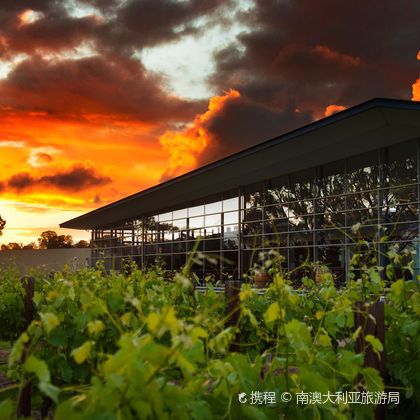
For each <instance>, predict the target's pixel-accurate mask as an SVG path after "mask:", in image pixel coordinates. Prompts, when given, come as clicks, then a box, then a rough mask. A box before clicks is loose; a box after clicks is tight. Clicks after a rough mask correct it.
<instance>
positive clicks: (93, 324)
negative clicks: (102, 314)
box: [87, 319, 105, 336]
mask: <svg viewBox="0 0 420 420" xmlns="http://www.w3.org/2000/svg"><path fill="white" fill-rule="evenodd" d="M87 328H88V332H89V335H90V336H96V335H98V334H99V333H100V332H101V331H103V330H104V329H105V325H104V323H103V322H102V321H100V320H99V319H95V321H89V322H88V323H87Z"/></svg>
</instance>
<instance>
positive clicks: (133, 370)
mask: <svg viewBox="0 0 420 420" xmlns="http://www.w3.org/2000/svg"><path fill="white" fill-rule="evenodd" d="M357 262H358V261H357V256H356V257H355V259H354V264H355V265H356V263H357ZM359 262H360V261H359ZM402 262H404V264H402ZM395 266H398V267H399V268H398V269H396V268H395ZM273 267H274V268H273V269H272V282H271V283H270V285H269V287H268V289H267V290H266V291H265V293H257V291H256V290H254V289H253V288H252V287H251V284H249V283H246V282H244V283H243V284H242V285H241V288H240V290H237V293H234V297H235V302H233V303H234V304H232V301H231V300H232V298H231V297H230V295H228V294H224V293H220V294H218V293H216V292H215V288H214V285H213V284H210V283H209V284H207V285H206V287H205V291H204V292H202V291H199V290H198V289H197V288H195V287H194V283H193V282H192V281H191V279H190V276H189V275H188V270H187V269H185V270H184V271H183V272H179V273H177V274H176V275H175V276H174V278H173V279H171V280H170V281H168V280H167V279H166V276H165V273H164V272H163V270H162V269H161V268H159V267H154V268H152V269H150V270H149V271H147V272H142V271H140V270H137V269H135V267H131V270H130V271H131V272H130V274H129V275H123V274H120V275H116V274H107V273H105V271H104V269H103V267H101V266H100V265H99V266H98V267H97V268H96V269H84V270H80V271H67V272H61V273H55V275H54V278H49V279H48V278H45V276H43V275H41V274H34V277H35V281H34V293H33V298H32V300H31V301H32V303H33V306H34V308H33V314H34V319H33V320H32V321H31V322H30V325H29V326H28V327H27V328H25V322H26V321H27V320H25V313H26V312H27V309H28V308H27V306H28V303H26V305H25V304H24V299H25V294H26V293H27V290H28V288H27V287H26V285H25V281H23V282H21V279H20V277H19V275H18V273H17V272H15V271H13V270H12V269H8V270H5V271H1V272H0V326H1V329H0V342H2V343H3V345H4V347H5V348H7V347H10V348H11V351H10V354H9V356H8V360H7V364H6V363H4V364H1V365H0V369H2V370H1V371H0V372H3V373H4V376H6V375H7V377H8V378H9V379H10V383H9V384H8V385H6V386H3V387H2V388H0V419H9V418H17V417H19V416H21V417H24V413H23V412H22V411H20V410H21V408H20V404H21V401H22V400H24V398H25V394H26V396H27V393H28V390H29V392H31V390H32V400H30V401H29V403H30V404H31V405H32V410H34V411H37V412H38V413H39V412H41V414H44V415H48V416H50V417H51V416H53V417H54V418H55V419H86V420H88V419H124V420H126V419H200V420H201V419H223V418H226V419H278V418H287V419H350V418H357V419H371V418H374V416H375V408H376V407H379V408H381V407H380V406H381V404H383V408H384V410H386V415H387V418H396V419H397V418H400V419H407V418H410V417H411V418H414V417H415V415H416V413H417V414H418V413H419V412H420V394H419V393H418V392H417V393H416V391H418V390H419V389H420V374H419V372H420V351H419V349H420V291H419V283H418V281H413V280H406V278H407V276H406V274H407V273H410V272H412V270H413V267H412V262H406V259H404V260H403V259H402V257H400V256H398V255H396V254H392V255H390V264H389V266H388V267H386V270H382V269H381V268H378V267H377V266H375V265H371V266H368V265H363V266H361V267H360V266H359V267H357V270H356V269H355V270H354V273H352V276H353V278H352V280H350V281H349V283H348V285H347V286H346V287H345V288H341V289H339V288H336V286H335V285H334V279H333V277H332V275H331V274H329V273H328V272H327V271H326V272H325V273H324V275H323V278H322V281H320V282H319V283H318V284H316V283H315V282H314V281H313V280H312V279H311V278H309V277H305V278H303V279H302V286H301V287H299V288H293V287H292V286H291V283H290V280H289V278H290V275H289V274H290V273H285V272H283V271H282V270H281V267H278V268H276V266H275V265H273ZM360 302H365V303H366V305H363V304H361V303H360ZM377 302H384V334H385V341H384V343H382V342H381V340H380V339H378V338H377V337H375V336H374V335H373V334H370V333H369V331H368V330H367V326H368V324H369V322H370V323H372V322H374V323H375V322H376V320H375V318H374V317H373V316H372V314H371V312H370V311H369V308H370V307H371V306H372V305H375V304H376V303H377ZM355 319H356V320H357V319H359V321H360V320H362V321H361V322H360V325H358V326H357V325H356V324H355ZM8 343H10V345H9V344H8ZM357 343H359V346H358V345H357ZM357 347H359V348H357ZM368 352H370V353H374V354H375V355H377V357H378V360H382V361H384V362H385V366H386V372H385V373H382V374H381V372H380V371H378V370H377V369H375V368H374V367H372V366H370V365H369V364H368V363H367V357H366V355H367V354H368ZM355 394H358V395H362V396H364V397H365V403H363V401H359V402H355V401H353V403H352V402H351V401H350V402H349V401H348V400H344V396H345V397H346V398H347V397H348V396H349V395H355ZM29 395H31V394H29ZM396 395H398V397H399V398H398V400H396V399H395V396H396ZM326 396H327V398H326ZM391 396H393V399H391ZM385 403H386V404H385ZM376 415H378V409H376Z"/></svg>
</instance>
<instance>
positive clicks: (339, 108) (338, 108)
mask: <svg viewBox="0 0 420 420" xmlns="http://www.w3.org/2000/svg"><path fill="white" fill-rule="evenodd" d="M345 109H347V107H345V106H343V105H328V106H327V107H326V108H325V114H324V115H325V116H326V117H329V116H330V115H332V114H335V113H336V112H340V111H344V110H345Z"/></svg>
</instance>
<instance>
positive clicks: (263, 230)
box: [92, 140, 420, 282]
mask: <svg viewBox="0 0 420 420" xmlns="http://www.w3.org/2000/svg"><path fill="white" fill-rule="evenodd" d="M418 156H419V140H412V141H409V142H405V143H400V144H398V145H395V146H392V147H389V148H384V149H380V150H376V151H373V152H369V153H364V154H362V155H358V156H352V157H349V158H347V159H343V160H339V161H334V162H330V163H327V164H325V165H322V166H317V167H313V168H308V169H305V170H303V171H299V172H296V173H291V174H288V175H283V176H273V177H272V178H271V179H267V180H265V181H263V182H259V183H256V184H253V185H246V186H243V187H238V188H237V189H236V190H233V191H226V192H225V193H223V194H220V195H218V196H212V197H207V198H204V199H203V200H201V201H200V202H194V203H187V204H186V205H185V207H182V208H174V209H168V211H166V212H164V213H160V214H153V215H144V216H143V217H139V218H137V219H136V220H132V221H128V222H126V223H124V224H122V225H120V226H115V227H112V228H111V227H110V228H107V229H95V230H93V231H92V247H93V248H92V261H93V262H94V261H96V260H98V259H102V260H104V263H105V267H106V268H107V269H116V270H119V269H121V267H122V262H123V260H124V259H129V260H134V261H135V262H136V263H137V265H138V266H139V267H146V266H148V265H152V264H159V265H161V266H162V267H164V268H165V269H167V270H177V269H179V268H181V267H182V266H183V265H184V264H185V262H186V259H187V258H188V255H189V254H190V253H191V251H192V250H193V249H196V250H197V251H198V252H196V253H195V254H194V255H195V257H194V263H193V266H192V271H193V272H194V273H196V275H197V276H198V277H200V278H203V277H205V276H208V275H213V276H214V278H216V279H223V278H225V277H226V276H228V275H230V276H234V277H238V276H240V275H241V274H243V273H246V272H247V271H248V270H249V269H250V267H252V265H253V263H254V262H255V261H256V259H257V258H258V255H259V253H260V252H261V251H263V252H264V251H269V250H270V249H275V250H277V251H278V252H279V253H280V254H281V255H283V256H284V266H285V268H287V269H289V270H293V269H296V268H298V267H300V266H301V265H302V263H303V262H304V261H305V260H309V261H311V262H315V263H317V262H319V263H323V264H326V265H327V266H328V267H329V269H330V271H331V272H333V273H334V275H335V276H336V278H337V280H338V281H339V282H340V281H342V282H344V281H345V280H346V278H347V273H348V267H349V261H350V259H351V257H352V255H353V254H354V253H355V252H356V250H357V249H356V248H357V246H356V244H355V242H354V241H353V237H354V234H353V232H352V226H353V225H355V224H357V223H360V224H361V229H360V233H361V236H362V238H363V239H364V240H366V241H367V242H366V245H365V249H364V252H367V253H369V254H371V255H372V257H375V258H376V259H377V261H379V263H380V264H381V265H385V264H386V263H387V261H386V257H385V253H386V250H387V247H389V246H390V245H393V246H396V247H397V249H398V250H399V251H403V250H405V249H417V248H418V241H419V226H420V224H419V159H418ZM383 237H386V238H387V239H386V241H385V242H384V241H383V240H382V241H381V238H383ZM417 255H418V253H417ZM417 269H418V267H417ZM294 273H295V276H296V277H300V276H301V275H302V272H301V271H299V270H294Z"/></svg>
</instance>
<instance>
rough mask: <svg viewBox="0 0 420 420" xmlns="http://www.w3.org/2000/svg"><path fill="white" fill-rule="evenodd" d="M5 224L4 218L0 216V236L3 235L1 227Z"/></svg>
mask: <svg viewBox="0 0 420 420" xmlns="http://www.w3.org/2000/svg"><path fill="white" fill-rule="evenodd" d="M5 226H6V220H3V219H2V218H1V216H0V236H1V235H3V229H4V227H5Z"/></svg>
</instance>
